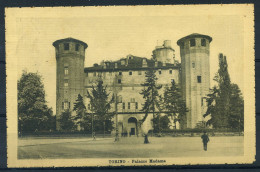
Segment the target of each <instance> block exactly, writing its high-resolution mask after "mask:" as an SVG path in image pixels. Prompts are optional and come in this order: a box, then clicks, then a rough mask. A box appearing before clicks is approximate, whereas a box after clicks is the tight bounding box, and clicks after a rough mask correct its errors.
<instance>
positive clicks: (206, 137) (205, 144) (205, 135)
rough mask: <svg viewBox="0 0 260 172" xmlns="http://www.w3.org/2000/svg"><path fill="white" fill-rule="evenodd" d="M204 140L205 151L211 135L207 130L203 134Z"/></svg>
mask: <svg viewBox="0 0 260 172" xmlns="http://www.w3.org/2000/svg"><path fill="white" fill-rule="evenodd" d="M201 139H202V142H203V147H204V151H207V145H208V142H209V137H208V135H207V133H206V131H204V134H203V135H202V136H201Z"/></svg>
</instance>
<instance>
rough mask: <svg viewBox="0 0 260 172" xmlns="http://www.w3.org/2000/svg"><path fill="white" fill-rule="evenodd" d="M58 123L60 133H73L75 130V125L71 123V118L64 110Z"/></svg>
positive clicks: (68, 112)
mask: <svg viewBox="0 0 260 172" xmlns="http://www.w3.org/2000/svg"><path fill="white" fill-rule="evenodd" d="M59 122H60V128H61V130H62V131H67V132H68V131H73V130H75V128H76V126H75V123H74V121H73V117H72V115H71V112H70V111H69V110H65V111H64V112H62V113H61V115H60V118H59Z"/></svg>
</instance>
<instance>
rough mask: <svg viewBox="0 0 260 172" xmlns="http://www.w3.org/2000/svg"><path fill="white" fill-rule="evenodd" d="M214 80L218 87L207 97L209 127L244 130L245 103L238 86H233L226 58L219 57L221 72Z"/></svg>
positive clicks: (219, 71)
mask: <svg viewBox="0 0 260 172" xmlns="http://www.w3.org/2000/svg"><path fill="white" fill-rule="evenodd" d="M214 80H215V81H216V82H217V86H214V87H213V88H212V89H210V93H209V94H208V96H207V99H206V101H207V105H208V108H207V111H206V113H205V114H204V117H206V116H210V117H211V118H210V119H209V120H208V121H207V125H212V126H213V127H214V128H237V129H238V128H240V127H241V128H243V126H244V125H243V121H244V101H243V97H242V94H241V91H240V90H239V88H238V86H237V85H236V84H232V83H231V81H230V76H229V73H228V64H227V60H226V56H223V54H220V55H219V70H218V72H217V73H216V75H215V78H214Z"/></svg>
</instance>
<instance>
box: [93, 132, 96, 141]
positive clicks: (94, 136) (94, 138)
mask: <svg viewBox="0 0 260 172" xmlns="http://www.w3.org/2000/svg"><path fill="white" fill-rule="evenodd" d="M93 140H96V133H95V132H93Z"/></svg>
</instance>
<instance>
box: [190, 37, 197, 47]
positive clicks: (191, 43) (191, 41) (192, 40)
mask: <svg viewBox="0 0 260 172" xmlns="http://www.w3.org/2000/svg"><path fill="white" fill-rule="evenodd" d="M195 45H196V42H195V39H191V40H190V46H191V47H194V46H195Z"/></svg>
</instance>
